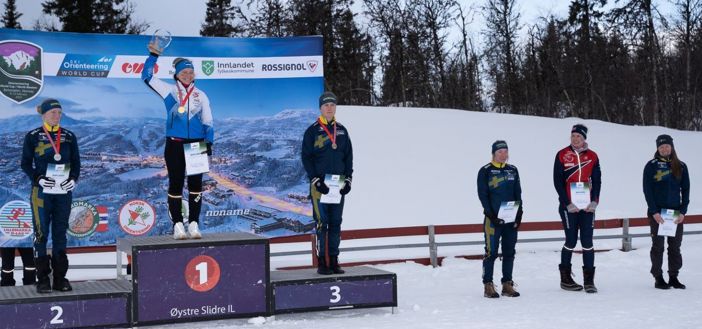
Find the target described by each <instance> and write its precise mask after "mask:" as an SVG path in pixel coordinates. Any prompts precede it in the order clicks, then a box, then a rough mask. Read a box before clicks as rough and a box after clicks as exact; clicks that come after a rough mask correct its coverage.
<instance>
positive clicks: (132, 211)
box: [119, 200, 156, 235]
mask: <svg viewBox="0 0 702 329" xmlns="http://www.w3.org/2000/svg"><path fill="white" fill-rule="evenodd" d="M154 223H156V210H155V209H154V207H153V206H152V205H150V204H149V203H148V202H146V201H143V200H132V201H129V202H127V203H126V204H125V205H124V206H122V208H120V209H119V226H120V227H121V228H122V230H123V231H124V232H126V233H127V234H129V235H144V234H146V233H148V232H149V231H150V230H151V229H152V228H153V227H154Z"/></svg>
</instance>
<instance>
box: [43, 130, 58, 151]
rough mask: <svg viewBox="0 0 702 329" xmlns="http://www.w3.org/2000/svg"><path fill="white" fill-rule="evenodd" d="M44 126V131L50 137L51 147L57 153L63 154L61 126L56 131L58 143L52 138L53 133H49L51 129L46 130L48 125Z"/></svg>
mask: <svg viewBox="0 0 702 329" xmlns="http://www.w3.org/2000/svg"><path fill="white" fill-rule="evenodd" d="M41 127H42V128H44V133H45V134H46V138H48V139H49V143H51V147H53V148H54V152H55V153H56V154H61V127H59V129H58V130H57V132H56V143H54V140H53V139H51V134H49V131H48V130H46V126H45V125H42V126H41Z"/></svg>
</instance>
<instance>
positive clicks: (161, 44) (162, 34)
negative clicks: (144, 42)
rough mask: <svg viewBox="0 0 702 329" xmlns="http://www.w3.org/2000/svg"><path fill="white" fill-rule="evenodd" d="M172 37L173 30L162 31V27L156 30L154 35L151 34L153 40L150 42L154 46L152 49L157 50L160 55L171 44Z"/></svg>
mask: <svg viewBox="0 0 702 329" xmlns="http://www.w3.org/2000/svg"><path fill="white" fill-rule="evenodd" d="M171 39H172V37H171V32H168V31H165V30H163V31H162V30H160V29H158V30H156V31H155V32H154V34H153V36H151V42H149V46H150V48H151V47H153V49H150V50H156V51H157V53H158V54H159V55H160V54H161V53H162V52H163V51H164V50H165V49H166V48H168V46H169V45H170V44H171Z"/></svg>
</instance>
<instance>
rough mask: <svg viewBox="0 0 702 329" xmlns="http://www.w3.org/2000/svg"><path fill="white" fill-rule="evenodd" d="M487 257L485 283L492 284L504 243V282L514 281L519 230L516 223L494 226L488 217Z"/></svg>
mask: <svg viewBox="0 0 702 329" xmlns="http://www.w3.org/2000/svg"><path fill="white" fill-rule="evenodd" d="M484 221H485V222H484V230H483V231H484V232H483V233H484V234H485V257H484V258H483V283H488V282H492V276H493V272H494V267H495V259H497V257H498V248H499V246H500V241H502V281H501V282H507V281H512V269H513V268H514V254H515V250H514V247H515V246H516V244H517V229H516V228H514V223H507V224H503V225H493V224H492V222H490V220H489V219H487V217H486V218H485V220H484Z"/></svg>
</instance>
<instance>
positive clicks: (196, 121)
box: [141, 53, 214, 224]
mask: <svg viewBox="0 0 702 329" xmlns="http://www.w3.org/2000/svg"><path fill="white" fill-rule="evenodd" d="M157 60H158V55H156V54H153V53H151V54H150V55H149V57H148V58H147V59H146V62H145V63H144V70H143V71H142V73H141V79H142V80H144V82H145V83H146V84H147V85H148V86H149V87H150V88H151V89H153V90H154V91H155V92H156V93H157V94H158V95H159V96H160V97H161V98H162V99H163V105H164V107H165V110H166V146H165V149H164V159H165V161H166V168H167V170H168V213H169V214H170V216H171V220H172V221H173V223H174V224H176V223H179V222H181V223H182V222H183V215H182V213H181V208H182V205H181V202H182V198H183V186H184V183H185V153H184V149H183V147H184V145H186V144H189V143H193V142H201V141H205V142H206V143H207V148H208V155H211V154H212V151H211V146H212V143H213V141H214V128H213V126H212V110H211V109H210V99H209V98H208V97H207V95H206V94H205V93H204V92H203V91H202V90H200V89H198V88H197V87H196V86H195V83H194V82H193V83H191V84H190V85H189V86H185V85H183V83H181V82H180V81H178V79H175V80H176V81H175V84H174V85H170V84H168V83H165V82H163V81H161V80H159V79H158V78H156V77H154V67H155V65H156V61H157ZM175 66H176V72H179V71H180V70H182V69H183V68H192V63H191V62H190V61H188V60H186V59H182V61H180V62H177V63H176V65H175ZM176 74H177V73H176ZM187 180H188V206H189V207H188V210H189V213H188V220H189V221H190V222H198V221H199V218H200V209H201V207H202V198H201V193H202V174H198V175H191V176H188V177H187Z"/></svg>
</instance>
